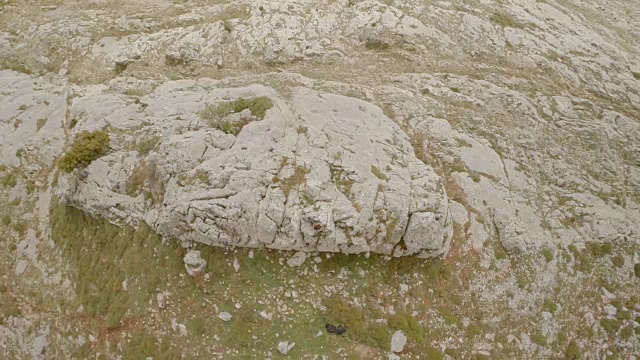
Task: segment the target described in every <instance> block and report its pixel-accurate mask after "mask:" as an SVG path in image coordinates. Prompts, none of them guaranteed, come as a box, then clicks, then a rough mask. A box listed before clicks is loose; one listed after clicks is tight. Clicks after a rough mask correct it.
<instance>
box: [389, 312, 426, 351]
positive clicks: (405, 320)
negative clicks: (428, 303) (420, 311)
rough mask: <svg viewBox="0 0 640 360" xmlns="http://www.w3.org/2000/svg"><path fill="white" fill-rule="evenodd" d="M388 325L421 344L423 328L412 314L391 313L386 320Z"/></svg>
mask: <svg viewBox="0 0 640 360" xmlns="http://www.w3.org/2000/svg"><path fill="white" fill-rule="evenodd" d="M387 322H388V324H389V326H390V327H391V328H392V329H394V330H402V331H403V332H404V334H405V335H406V336H407V337H408V338H409V339H412V340H413V341H414V342H416V343H418V344H421V343H422V342H424V329H423V328H422V325H420V323H419V322H418V320H416V319H415V318H414V317H413V316H411V315H410V314H407V313H398V314H395V315H392V316H390V317H389V319H388V320H387Z"/></svg>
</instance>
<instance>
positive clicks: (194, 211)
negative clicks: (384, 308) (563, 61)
mask: <svg viewBox="0 0 640 360" xmlns="http://www.w3.org/2000/svg"><path fill="white" fill-rule="evenodd" d="M215 85H217V84H215V83H211V82H207V81H198V82H195V81H181V82H169V83H165V84H163V85H161V86H159V87H158V88H157V89H156V90H155V91H154V92H153V93H151V94H149V95H147V96H143V97H141V98H140V99H138V100H134V101H132V99H130V98H128V97H127V96H125V95H123V94H119V93H115V94H114V90H113V89H114V88H117V87H118V86H119V85H118V84H112V88H111V89H110V90H109V91H103V90H105V89H104V87H103V86H97V87H89V88H87V89H85V90H84V95H81V96H79V97H78V98H75V99H74V102H73V106H72V109H71V114H72V116H74V117H77V118H78V120H79V122H78V125H77V126H76V127H75V128H74V133H77V132H79V131H82V130H95V129H97V128H102V127H104V126H108V128H110V129H111V131H110V132H111V134H112V135H111V136H112V144H113V145H112V147H113V151H112V152H111V153H110V154H109V155H108V156H105V157H103V158H100V159H98V160H96V161H94V162H93V163H92V164H91V165H90V166H88V167H87V168H86V169H83V170H76V171H75V172H74V173H72V174H70V175H66V176H61V177H60V179H59V185H58V190H57V192H58V194H59V195H60V197H61V198H62V199H63V200H64V201H66V202H68V203H70V204H72V205H73V206H76V207H78V208H81V209H83V210H85V211H87V212H89V213H92V214H95V215H103V216H106V217H108V218H110V219H112V220H114V221H120V222H129V223H136V222H138V221H140V220H144V221H145V222H146V223H147V224H149V225H150V226H151V227H153V228H154V229H156V230H157V231H158V232H159V233H160V234H162V235H164V236H167V237H177V238H178V239H180V240H183V241H197V242H200V243H205V244H210V245H217V246H224V245H232V246H245V247H267V248H273V249H287V250H302V251H316V250H318V251H330V252H337V251H340V252H347V253H357V252H367V251H372V252H376V253H383V254H392V255H394V256H403V255H418V256H437V255H441V254H444V253H446V252H447V250H448V247H449V243H450V240H451V237H452V226H451V221H450V215H449V211H448V205H447V196H446V194H445V192H444V189H443V186H442V184H441V182H440V181H439V177H438V176H437V175H436V174H435V173H434V171H433V170H432V169H431V168H430V167H429V166H427V165H425V164H424V163H422V162H421V161H420V160H418V159H417V158H416V157H415V155H414V150H413V148H412V146H411V144H410V142H409V138H408V136H407V135H406V134H405V133H404V132H403V131H402V130H401V129H400V128H399V127H398V126H397V125H396V124H395V123H393V122H392V121H391V120H390V119H389V118H387V117H386V116H385V115H384V114H383V112H382V110H381V109H380V108H378V107H376V106H375V105H372V104H370V103H367V102H365V101H361V100H357V99H354V98H348V97H344V96H340V95H333V94H323V93H318V92H315V91H312V90H309V89H306V88H293V89H291V93H290V95H289V96H288V97H286V98H285V97H283V96H281V95H279V94H277V93H276V92H275V91H274V90H272V89H270V88H265V87H262V86H255V85H254V86H250V87H247V88H231V89H223V88H222V89H221V88H219V87H216V86H215ZM259 96H265V97H269V98H270V99H271V100H272V101H273V104H274V106H273V107H272V108H271V109H269V110H268V111H267V112H266V115H265V117H264V118H263V119H259V118H257V117H256V116H254V115H255V114H251V112H250V110H248V109H247V110H244V111H242V112H241V113H237V114H231V115H226V116H222V119H221V121H223V122H224V121H229V122H234V121H236V122H237V121H244V122H248V124H247V125H246V126H244V127H243V128H242V130H241V131H240V132H239V133H238V134H237V135H232V134H227V133H225V132H223V131H221V130H218V129H216V128H212V127H211V126H210V125H209V124H208V123H207V122H205V121H203V120H202V119H200V117H199V115H198V114H199V113H200V111H202V109H203V108H204V107H205V104H214V105H215V104H219V103H224V102H225V101H230V100H235V99H239V98H245V99H249V98H255V97H259ZM96 103H100V104H101V106H100V107H95V106H93V104H96ZM96 108H99V109H100V111H96V110H93V109H96ZM149 139H152V140H154V141H156V142H157V145H155V147H154V148H153V150H150V151H149V150H147V151H148V152H147V151H140V149H139V144H140V143H143V142H145V141H147V142H148V141H150V140H149ZM136 146H137V147H138V150H139V151H134V150H133V149H135V148H136Z"/></svg>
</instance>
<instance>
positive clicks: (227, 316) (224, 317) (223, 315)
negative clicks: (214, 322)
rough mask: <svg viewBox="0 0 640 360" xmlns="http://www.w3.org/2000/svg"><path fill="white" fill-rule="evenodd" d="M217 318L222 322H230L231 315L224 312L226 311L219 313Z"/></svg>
mask: <svg viewBox="0 0 640 360" xmlns="http://www.w3.org/2000/svg"><path fill="white" fill-rule="evenodd" d="M218 317H219V318H220V320H222V321H231V318H232V316H231V314H229V313H228V312H226V311H223V312H221V313H220V314H219V315H218Z"/></svg>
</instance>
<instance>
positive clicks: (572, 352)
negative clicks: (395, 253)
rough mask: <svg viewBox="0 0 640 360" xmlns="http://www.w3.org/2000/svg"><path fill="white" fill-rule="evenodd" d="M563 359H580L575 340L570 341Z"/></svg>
mask: <svg viewBox="0 0 640 360" xmlns="http://www.w3.org/2000/svg"><path fill="white" fill-rule="evenodd" d="M564 358H565V359H567V360H578V359H581V358H582V355H581V354H580V347H579V346H578V343H576V341H575V340H571V342H570V343H569V345H568V346H567V349H566V350H565V352H564Z"/></svg>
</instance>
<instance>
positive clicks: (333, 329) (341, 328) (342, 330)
mask: <svg viewBox="0 0 640 360" xmlns="http://www.w3.org/2000/svg"><path fill="white" fill-rule="evenodd" d="M325 327H326V328H327V331H328V332H330V333H332V334H338V335H342V334H344V333H345V332H346V331H347V329H345V327H344V326H342V325H338V327H337V328H336V327H335V326H333V325H331V324H327V325H325Z"/></svg>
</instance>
